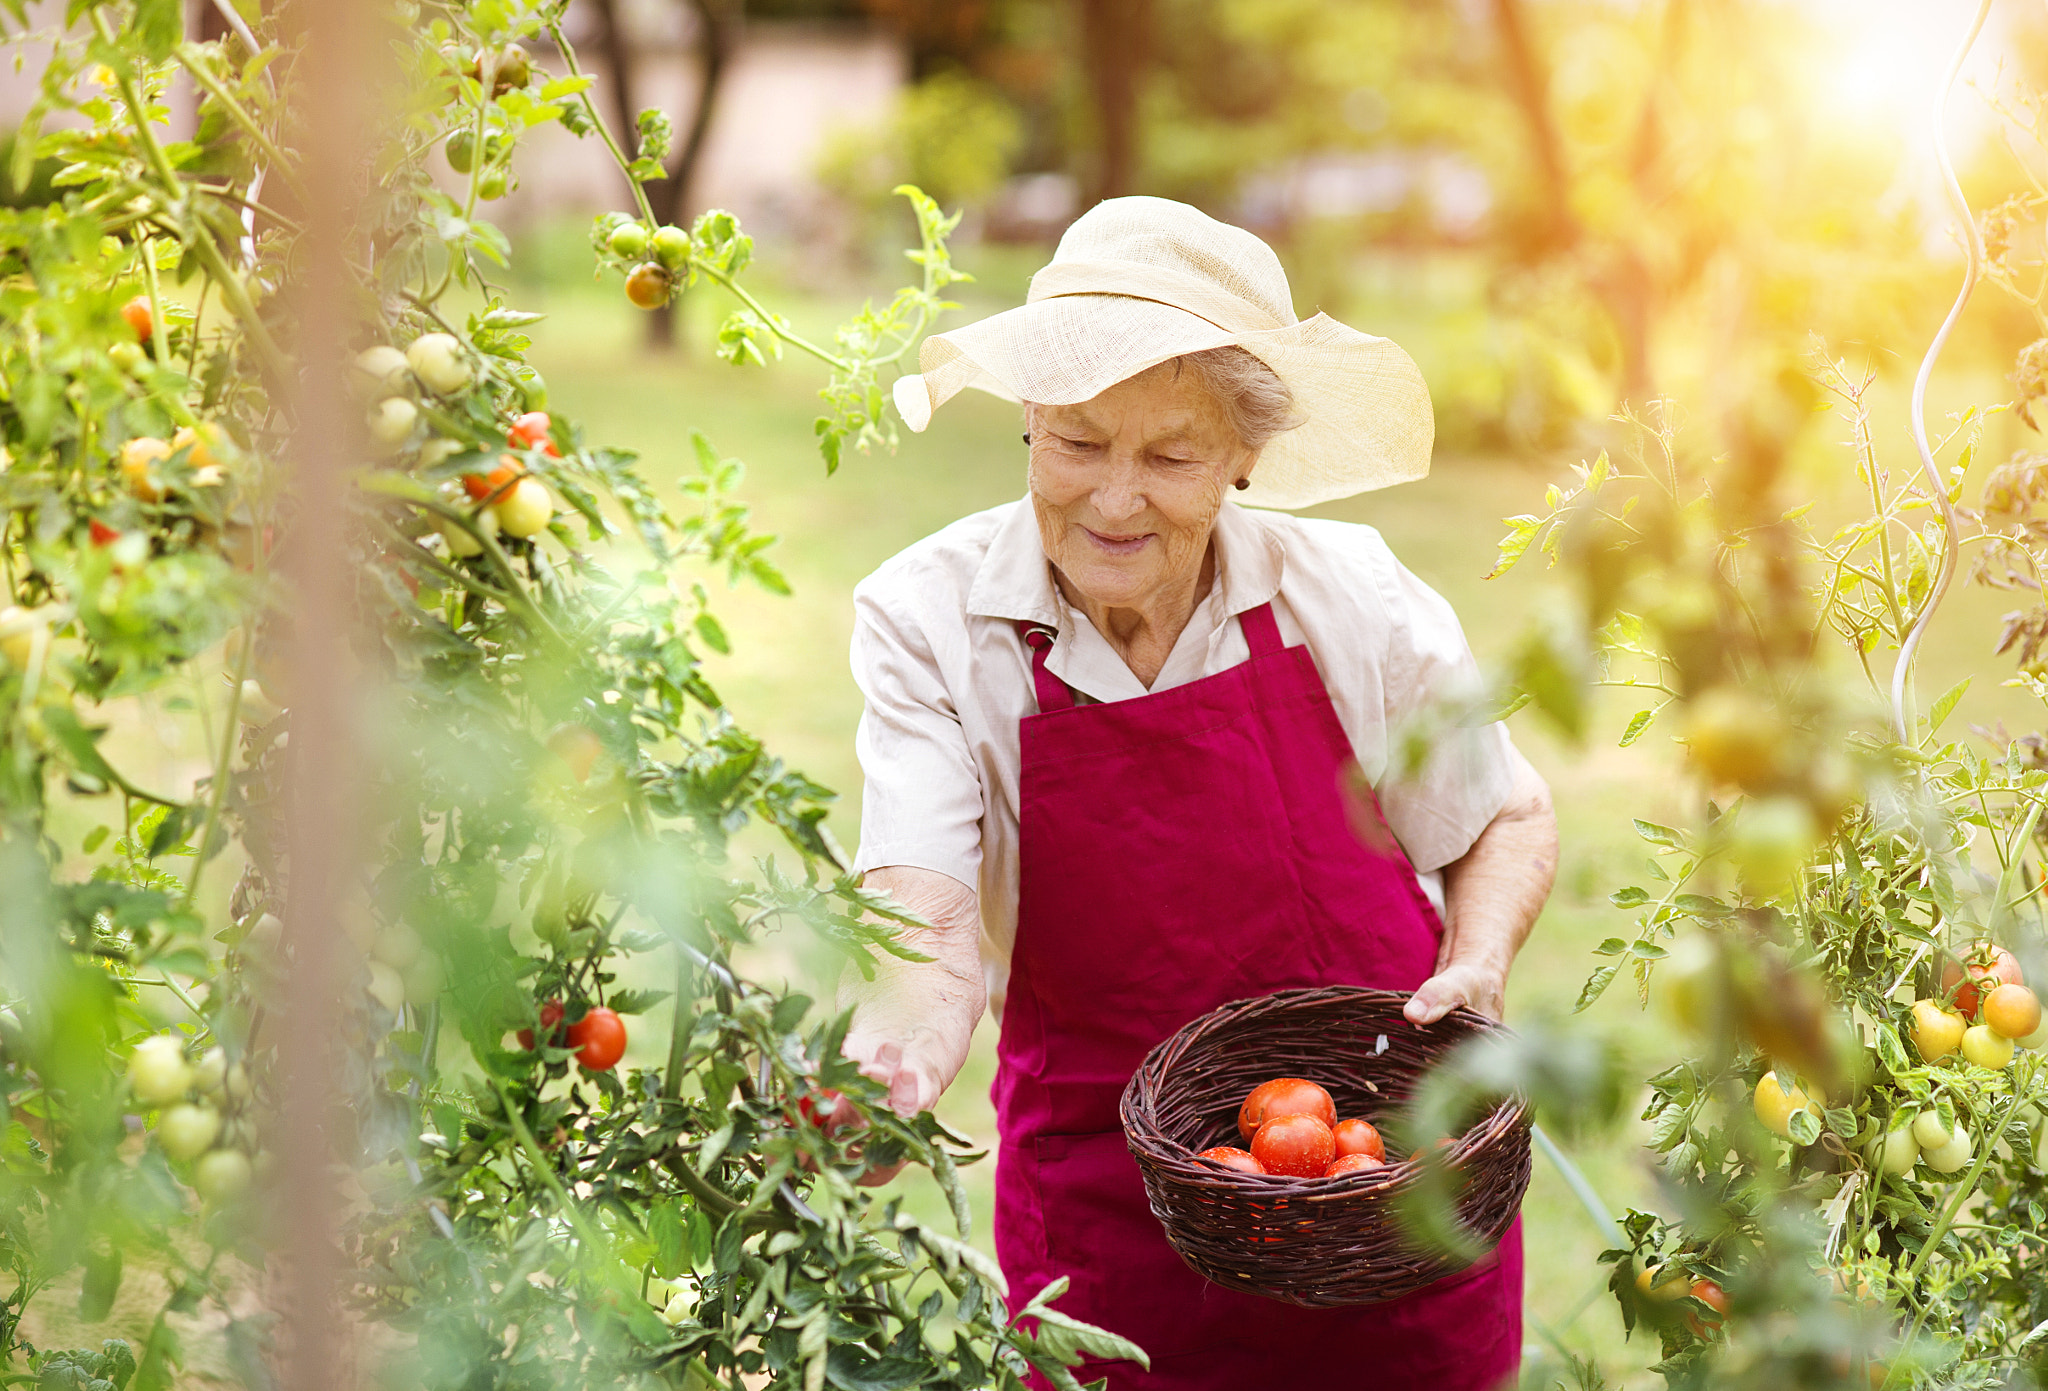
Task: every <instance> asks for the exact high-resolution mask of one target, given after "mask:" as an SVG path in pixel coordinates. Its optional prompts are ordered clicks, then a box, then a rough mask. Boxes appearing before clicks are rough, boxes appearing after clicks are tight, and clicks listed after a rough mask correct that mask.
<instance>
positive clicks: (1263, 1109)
mask: <svg viewBox="0 0 2048 1391" xmlns="http://www.w3.org/2000/svg"><path fill="white" fill-rule="evenodd" d="M1281 1116H1314V1117H1315V1118H1316V1119H1317V1120H1319V1121H1321V1122H1322V1123H1323V1125H1324V1127H1325V1128H1328V1127H1330V1126H1334V1125H1335V1124H1336V1123H1337V1103H1336V1102H1334V1101H1332V1100H1330V1094H1329V1093H1328V1092H1326V1091H1324V1090H1323V1089H1322V1088H1321V1087H1319V1086H1317V1085H1316V1084H1315V1083H1313V1082H1309V1081H1304V1080H1303V1079H1301V1078H1299V1077H1275V1078H1274V1079H1273V1080H1272V1081H1270V1082H1261V1083H1259V1085H1258V1086H1256V1087H1253V1088H1252V1094H1251V1095H1250V1096H1248V1097H1246V1098H1245V1099H1244V1105H1242V1106H1240V1107H1238V1108H1237V1133H1238V1135H1239V1136H1240V1137H1241V1138H1243V1139H1246V1140H1249V1139H1251V1138H1252V1136H1254V1135H1256V1134H1258V1132H1259V1127H1260V1126H1262V1125H1264V1124H1265V1123H1266V1122H1267V1121H1270V1120H1277V1119H1279V1118H1280V1117H1281Z"/></svg>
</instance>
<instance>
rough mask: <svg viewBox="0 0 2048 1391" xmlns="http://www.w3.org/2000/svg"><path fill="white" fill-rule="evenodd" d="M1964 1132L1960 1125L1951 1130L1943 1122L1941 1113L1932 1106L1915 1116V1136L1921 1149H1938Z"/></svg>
mask: <svg viewBox="0 0 2048 1391" xmlns="http://www.w3.org/2000/svg"><path fill="white" fill-rule="evenodd" d="M1961 1133H1962V1127H1960V1126H1958V1127H1956V1129H1954V1130H1950V1129H1949V1128H1948V1127H1947V1126H1945V1125H1943V1124H1942V1123H1941V1113H1940V1112H1939V1111H1936V1110H1934V1109H1932V1108H1929V1109H1928V1110H1925V1111H1922V1112H1921V1113H1920V1114H1919V1115H1917V1116H1915V1117H1913V1138H1914V1139H1916V1140H1918V1141H1919V1142H1920V1148H1921V1150H1922V1151H1923V1152H1924V1151H1927V1150H1938V1149H1940V1148H1941V1147H1942V1146H1943V1145H1946V1144H1947V1143H1948V1142H1949V1141H1951V1140H1953V1139H1955V1137H1956V1136H1957V1135H1960V1134H1961Z"/></svg>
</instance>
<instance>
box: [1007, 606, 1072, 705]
mask: <svg viewBox="0 0 2048 1391" xmlns="http://www.w3.org/2000/svg"><path fill="white" fill-rule="evenodd" d="M1017 634H1018V636H1020V637H1022V638H1023V639H1024V645H1025V646H1026V647H1028V648H1030V649H1031V683H1032V685H1034V686H1036V687H1037V688H1038V710H1039V713H1040V714H1044V713H1046V712H1048V711H1052V710H1071V709H1073V708H1074V693H1073V692H1072V691H1070V690H1068V689H1067V683H1066V682H1064V681H1062V680H1060V679H1059V677H1057V676H1054V675H1053V674H1052V673H1051V672H1049V671H1047V670H1046V669H1045V654H1046V653H1048V652H1050V651H1052V640H1053V630H1052V629H1050V628H1048V627H1046V626H1045V625H1044V624H1043V623H1033V622H1031V621H1030V620H1029V619H1025V618H1020V619H1018V620H1017Z"/></svg>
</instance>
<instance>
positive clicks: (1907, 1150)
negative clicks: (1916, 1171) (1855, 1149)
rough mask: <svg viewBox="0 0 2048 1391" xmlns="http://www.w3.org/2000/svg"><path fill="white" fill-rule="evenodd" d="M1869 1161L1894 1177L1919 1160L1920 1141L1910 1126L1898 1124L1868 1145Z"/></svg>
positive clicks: (1907, 1169)
mask: <svg viewBox="0 0 2048 1391" xmlns="http://www.w3.org/2000/svg"><path fill="white" fill-rule="evenodd" d="M1870 1162H1871V1163H1873V1164H1875V1165H1876V1166H1877V1167H1878V1168H1879V1169H1881V1170H1883V1171H1884V1172H1885V1173H1887V1174H1891V1175H1893V1176H1894V1177H1896V1176H1898V1175H1900V1174H1903V1173H1906V1172H1907V1171H1909V1170H1910V1169H1911V1168H1912V1167H1913V1166H1914V1165H1915V1164H1917V1163H1919V1162H1920V1142H1919V1141H1918V1140H1916V1139H1914V1138H1913V1128H1912V1127H1911V1126H1900V1127H1899V1128H1898V1129H1897V1130H1894V1131H1892V1132H1891V1133H1889V1134H1887V1135H1885V1136H1883V1137H1881V1138H1880V1139H1879V1140H1878V1141H1877V1142H1876V1143H1875V1144H1873V1145H1871V1147H1870Z"/></svg>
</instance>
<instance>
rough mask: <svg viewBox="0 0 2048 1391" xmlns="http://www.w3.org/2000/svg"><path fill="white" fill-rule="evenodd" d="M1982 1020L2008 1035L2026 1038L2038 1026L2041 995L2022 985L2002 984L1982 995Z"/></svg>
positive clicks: (2009, 1036) (2039, 1023) (2039, 1025)
mask: <svg viewBox="0 0 2048 1391" xmlns="http://www.w3.org/2000/svg"><path fill="white" fill-rule="evenodd" d="M1984 1022H1985V1023H1986V1024H1989V1025H1990V1026H1991V1027H1992V1028H1994V1029H1996V1030H1997V1031H1998V1032H1999V1033H2001V1034H2004V1035H2005V1036H2006V1037H2007V1038H2025V1037H2027V1035H2029V1034H2031V1033H2033V1032H2034V1030H2036V1029H2038V1028H2040V1027H2041V1001H2040V998H2039V997H2038V996H2036V995H2035V994H2034V992H2033V991H2031V990H2029V989H2027V987H2025V986H2024V985H2013V984H2011V983H2007V984H2005V985H2001V986H1999V987H1998V988H1997V989H1996V990H1994V991H1992V992H1991V993H1990V994H1989V995H1987V996H1985V997H1984Z"/></svg>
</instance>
